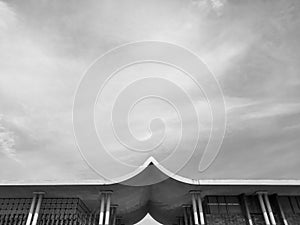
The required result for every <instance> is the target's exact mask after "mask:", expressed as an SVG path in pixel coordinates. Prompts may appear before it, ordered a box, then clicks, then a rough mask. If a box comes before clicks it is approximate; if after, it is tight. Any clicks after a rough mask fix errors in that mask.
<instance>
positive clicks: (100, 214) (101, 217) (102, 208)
mask: <svg viewBox="0 0 300 225" xmlns="http://www.w3.org/2000/svg"><path fill="white" fill-rule="evenodd" d="M104 201H105V197H104V194H103V193H102V194H101V198H100V213H99V225H103V224H104V223H103V222H104V203H105V202H104Z"/></svg>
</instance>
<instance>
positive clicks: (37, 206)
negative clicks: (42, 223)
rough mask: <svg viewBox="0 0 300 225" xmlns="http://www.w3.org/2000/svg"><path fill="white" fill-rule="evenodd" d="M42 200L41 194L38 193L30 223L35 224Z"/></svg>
mask: <svg viewBox="0 0 300 225" xmlns="http://www.w3.org/2000/svg"><path fill="white" fill-rule="evenodd" d="M42 200H43V194H39V199H38V202H37V204H36V209H35V212H34V216H33V220H32V225H36V224H37V220H38V217H39V212H40V208H41V204H42Z"/></svg>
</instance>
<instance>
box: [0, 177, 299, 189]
mask: <svg viewBox="0 0 300 225" xmlns="http://www.w3.org/2000/svg"><path fill="white" fill-rule="evenodd" d="M171 179H172V178H171ZM175 180H176V179H175ZM178 182H180V181H178ZM121 183H122V182H121ZM182 183H188V184H192V185H195V186H201V185H203V186H209V185H249V186H253V185H267V186H269V185H274V186H283V185H284V186H298V185H300V180H252V179H205V180H189V182H182ZM112 184H113V183H104V182H103V181H97V180H85V181H83V180H80V181H73V180H71V181H66V180H63V181H58V180H47V181H32V182H31V181H30V182H28V181H0V187H1V186H80V185H97V186H98V185H100V186H108V185H112Z"/></svg>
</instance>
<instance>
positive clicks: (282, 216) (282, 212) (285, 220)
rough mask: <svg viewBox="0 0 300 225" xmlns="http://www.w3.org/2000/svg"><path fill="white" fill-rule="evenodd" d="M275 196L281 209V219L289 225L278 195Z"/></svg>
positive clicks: (285, 224)
mask: <svg viewBox="0 0 300 225" xmlns="http://www.w3.org/2000/svg"><path fill="white" fill-rule="evenodd" d="M275 198H276V202H277V205H278V208H279V211H280V215H281V219H282V221H283V224H284V225H288V222H287V219H286V217H285V214H284V211H283V209H282V206H281V204H280V202H279V199H278V195H276V196H275Z"/></svg>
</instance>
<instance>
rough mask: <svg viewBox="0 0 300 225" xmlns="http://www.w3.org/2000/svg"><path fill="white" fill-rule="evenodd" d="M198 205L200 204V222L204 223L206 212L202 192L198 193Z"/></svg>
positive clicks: (202, 224)
mask: <svg viewBox="0 0 300 225" xmlns="http://www.w3.org/2000/svg"><path fill="white" fill-rule="evenodd" d="M198 206H199V215H200V224H201V225H204V224H205V220H204V212H203V206H202V200H201V195H200V193H199V194H198Z"/></svg>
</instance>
